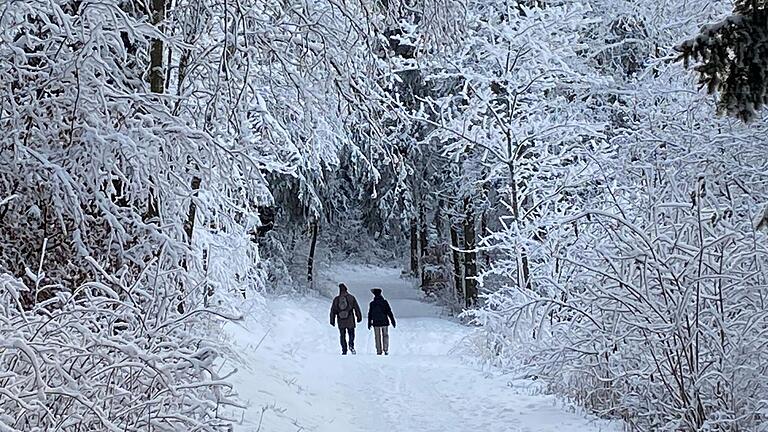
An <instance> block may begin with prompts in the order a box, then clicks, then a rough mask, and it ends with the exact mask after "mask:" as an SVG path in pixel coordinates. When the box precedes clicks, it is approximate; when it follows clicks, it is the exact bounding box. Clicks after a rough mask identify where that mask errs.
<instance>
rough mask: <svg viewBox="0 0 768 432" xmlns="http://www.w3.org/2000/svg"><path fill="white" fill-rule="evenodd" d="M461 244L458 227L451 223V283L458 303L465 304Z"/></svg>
mask: <svg viewBox="0 0 768 432" xmlns="http://www.w3.org/2000/svg"><path fill="white" fill-rule="evenodd" d="M460 250H461V244H459V229H458V228H457V227H455V226H453V224H451V254H452V255H453V284H454V287H455V288H456V297H457V300H458V302H459V303H464V304H466V297H465V295H464V275H463V274H462V271H461V268H462V265H463V264H464V263H463V262H462V261H461V252H460Z"/></svg>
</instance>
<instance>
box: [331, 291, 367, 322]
mask: <svg viewBox="0 0 768 432" xmlns="http://www.w3.org/2000/svg"><path fill="white" fill-rule="evenodd" d="M341 296H347V304H348V305H349V306H348V307H347V312H348V314H347V317H346V318H342V317H340V316H339V312H343V311H341V310H339V298H340V297H341ZM355 318H357V320H355ZM337 320H338V322H339V328H355V325H356V324H355V321H357V322H360V321H362V320H363V313H362V312H361V311H360V306H359V305H358V304H357V299H356V298H355V296H353V295H352V294H350V293H344V294H339V295H337V296H336V298H334V299H333V303H332V304H331V325H335V324H336V321H337Z"/></svg>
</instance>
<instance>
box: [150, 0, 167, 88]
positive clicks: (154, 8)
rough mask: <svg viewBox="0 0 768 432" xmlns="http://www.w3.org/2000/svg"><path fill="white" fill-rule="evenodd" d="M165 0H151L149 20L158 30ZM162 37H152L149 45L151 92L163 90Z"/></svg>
mask: <svg viewBox="0 0 768 432" xmlns="http://www.w3.org/2000/svg"><path fill="white" fill-rule="evenodd" d="M165 2H166V0H151V5H150V7H151V14H152V16H151V17H150V22H151V23H152V24H154V25H155V26H156V27H157V28H158V30H159V31H163V26H162V23H163V21H165V13H166V3H165ZM163 72H164V71H163V39H161V38H156V39H152V41H151V42H150V46H149V86H150V89H151V90H152V93H157V94H161V93H164V92H165V74H164V73H163Z"/></svg>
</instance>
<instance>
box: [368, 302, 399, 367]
mask: <svg viewBox="0 0 768 432" xmlns="http://www.w3.org/2000/svg"><path fill="white" fill-rule="evenodd" d="M371 292H372V293H373V301H372V302H371V304H370V306H368V330H370V329H371V327H373V334H374V336H375V338H376V355H381V354H382V353H384V355H389V324H392V327H393V328H395V327H397V324H396V323H395V316H394V315H393V314H392V308H391V307H390V306H389V302H388V301H387V300H386V299H385V298H384V297H383V296H382V295H381V288H373V289H372V290H371Z"/></svg>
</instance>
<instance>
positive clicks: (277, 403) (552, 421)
mask: <svg viewBox="0 0 768 432" xmlns="http://www.w3.org/2000/svg"><path fill="white" fill-rule="evenodd" d="M341 281H343V282H345V283H346V284H347V285H348V286H349V288H350V291H351V292H352V293H353V294H354V295H355V296H356V297H357V299H358V302H359V303H360V305H361V308H362V309H363V314H364V315H365V314H366V312H367V308H368V302H369V301H370V299H371V297H372V296H371V294H370V292H369V289H370V288H372V287H374V286H378V287H381V288H382V289H383V292H384V296H385V297H386V298H387V299H389V300H390V303H391V304H392V308H393V310H394V313H395V317H396V318H397V323H398V326H397V328H396V329H391V328H390V339H391V343H390V356H388V357H385V356H376V355H375V348H374V342H373V334H372V332H369V331H367V329H366V327H365V325H364V324H365V321H363V322H362V323H361V325H359V326H358V328H357V332H358V336H357V343H356V348H357V352H358V355H356V356H351V355H350V356H341V355H340V353H341V349H340V347H339V343H338V330H337V329H335V328H333V327H331V326H330V323H329V317H328V313H329V308H330V299H329V298H325V297H319V296H318V297H316V298H308V299H275V300H273V301H270V302H269V304H268V308H267V309H268V310H267V311H262V312H259V313H254V314H253V316H252V317H251V318H249V319H246V321H245V323H244V324H240V325H234V324H233V325H230V326H229V327H228V333H229V335H230V337H231V338H232V344H233V349H235V350H236V351H237V352H239V353H240V354H241V356H242V359H241V361H242V365H239V366H238V367H239V368H240V371H239V372H238V373H237V375H235V376H234V377H233V381H234V382H235V383H236V389H237V391H238V393H239V394H240V395H241V398H242V399H243V400H244V401H246V402H248V403H249V404H250V408H249V409H248V410H247V411H246V412H245V414H244V417H243V419H242V422H241V424H240V425H239V426H238V428H237V429H236V430H237V431H239V432H256V431H260V432H261V431H263V432H299V431H306V432H309V431H316V432H331V431H333V432H340V431H343V432H385V431H386V432H453V431H456V432H464V431H472V430H480V431H484V432H555V431H556V432H570V431H573V432H597V431H618V430H620V429H621V428H620V427H619V426H618V425H616V424H609V423H607V422H604V421H600V420H590V419H587V418H585V417H584V416H583V415H579V414H574V413H572V412H570V411H569V410H568V409H566V408H564V407H563V406H562V404H558V403H556V400H555V399H554V398H553V397H551V396H540V395H532V394H531V392H530V391H526V383H520V382H515V383H510V382H509V379H508V378H505V377H504V376H501V375H499V374H491V373H488V372H484V371H482V370H480V369H478V368H477V367H474V366H472V365H471V364H468V362H464V361H462V359H461V358H460V357H459V356H458V355H456V354H455V353H454V348H456V347H457V346H459V345H460V344H461V343H462V341H463V340H465V339H466V338H468V337H470V335H471V333H472V330H471V329H470V328H468V327H465V326H462V325H461V324H459V323H456V322H452V321H449V320H447V319H444V318H441V311H440V309H439V308H437V307H435V306H433V305H429V304H426V303H424V302H422V301H421V300H420V293H419V291H418V290H417V289H414V288H413V287H412V285H411V282H410V281H408V280H405V279H401V278H400V273H399V271H398V270H397V269H394V268H377V267H366V266H352V265H347V266H337V267H334V268H332V269H331V271H330V272H328V274H327V275H326V277H325V280H324V281H323V284H322V290H323V291H325V292H326V293H328V294H329V295H330V293H335V291H336V286H337V284H338V282H341Z"/></svg>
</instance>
